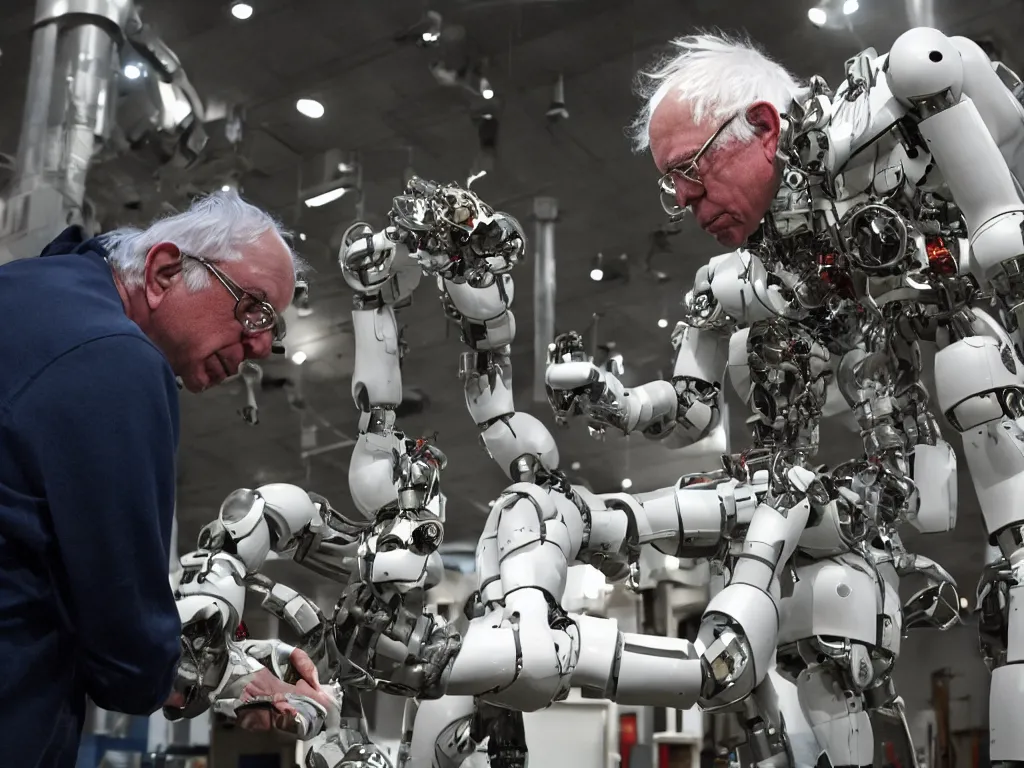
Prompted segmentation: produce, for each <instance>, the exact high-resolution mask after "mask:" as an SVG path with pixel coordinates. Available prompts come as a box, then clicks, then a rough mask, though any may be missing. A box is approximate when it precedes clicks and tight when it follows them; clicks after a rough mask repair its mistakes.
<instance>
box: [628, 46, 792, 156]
mask: <svg viewBox="0 0 1024 768" xmlns="http://www.w3.org/2000/svg"><path fill="white" fill-rule="evenodd" d="M636 93H637V95H638V96H639V97H640V98H641V99H642V100H643V102H644V105H643V107H642V108H641V110H640V112H639V114H638V115H637V116H636V118H635V119H634V120H633V123H632V125H631V126H630V129H629V134H630V138H631V139H632V141H633V148H634V150H635V151H636V152H643V151H644V150H646V149H647V148H648V147H649V146H650V130H651V117H652V116H653V115H654V110H656V109H657V108H658V105H659V104H660V103H661V102H662V99H664V98H665V97H666V96H669V95H671V96H672V97H674V98H677V99H678V100H679V101H682V102H686V103H687V104H689V105H690V108H691V109H692V110H693V117H694V119H695V120H696V121H697V122H702V121H704V120H705V119H710V120H711V121H712V122H721V121H724V120H727V119H728V118H730V117H732V116H733V115H736V114H740V115H741V117H740V119H739V120H734V121H733V123H732V125H730V126H729V128H728V129H726V131H725V133H724V134H723V138H724V139H739V140H741V141H749V140H750V139H751V138H753V136H754V128H753V126H751V125H750V123H749V122H748V121H747V119H746V115H745V114H743V113H744V110H746V108H747V107H749V106H750V105H751V104H754V103H756V102H758V101H767V102H769V103H770V104H772V105H773V106H774V107H775V108H776V109H777V110H779V112H785V111H786V110H788V109H789V106H790V104H791V103H792V102H793V100H794V99H795V98H800V97H801V96H803V95H804V94H805V93H806V86H805V85H803V84H801V83H800V82H799V81H798V80H797V79H796V78H795V77H794V76H793V75H792V74H790V72H789V71H788V70H787V69H786V68H785V67H783V66H782V65H781V64H779V63H778V62H776V61H774V60H773V59H771V58H770V57H769V56H768V55H767V54H765V53H764V52H763V51H762V50H760V49H759V48H758V47H757V46H756V45H755V44H754V43H753V42H751V41H750V40H749V39H747V38H745V37H732V36H729V35H726V34H724V33H722V32H715V33H701V34H696V35H691V36H688V37H678V38H676V39H674V40H672V42H671V50H670V51H669V53H668V54H666V55H665V56H663V57H662V58H661V59H659V60H658V61H657V62H656V63H655V64H654V65H653V66H652V67H651V68H650V69H648V70H646V71H641V72H640V73H639V74H638V75H637V79H636Z"/></svg>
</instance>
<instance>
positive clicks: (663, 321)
mask: <svg viewBox="0 0 1024 768" xmlns="http://www.w3.org/2000/svg"><path fill="white" fill-rule="evenodd" d="M658 327H659V328H668V320H666V319H665V318H664V317H663V318H661V319H660V320H659V321H658Z"/></svg>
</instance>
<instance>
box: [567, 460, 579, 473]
mask: <svg viewBox="0 0 1024 768" xmlns="http://www.w3.org/2000/svg"><path fill="white" fill-rule="evenodd" d="M569 469H571V470H572V471H573V472H579V471H580V463H579V462H578V461H574V462H573V463H572V464H570V465H569Z"/></svg>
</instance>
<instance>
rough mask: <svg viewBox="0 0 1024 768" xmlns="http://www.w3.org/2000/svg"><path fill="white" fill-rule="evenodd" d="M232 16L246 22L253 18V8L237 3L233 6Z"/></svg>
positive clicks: (246, 4)
mask: <svg viewBox="0 0 1024 768" xmlns="http://www.w3.org/2000/svg"><path fill="white" fill-rule="evenodd" d="M231 15H232V16H234V17H235V18H236V19H241V20H242V21H245V20H246V19H248V18H249V17H250V16H252V6H251V5H249V4H248V3H235V4H234V5H232V6H231Z"/></svg>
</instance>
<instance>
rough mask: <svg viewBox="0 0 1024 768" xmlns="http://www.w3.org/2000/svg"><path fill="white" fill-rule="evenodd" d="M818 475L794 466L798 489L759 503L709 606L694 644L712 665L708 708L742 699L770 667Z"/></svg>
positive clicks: (706, 692)
mask: <svg viewBox="0 0 1024 768" xmlns="http://www.w3.org/2000/svg"><path fill="white" fill-rule="evenodd" d="M814 479H815V478H814V473H813V472H810V471H809V470H806V469H802V468H800V467H794V468H791V469H790V470H789V471H788V473H787V480H788V482H789V484H790V485H791V486H793V488H794V490H795V491H796V493H791V494H787V497H786V498H782V499H773V500H771V501H769V500H765V501H762V502H761V503H760V504H759V505H758V506H757V508H756V509H755V510H754V513H753V516H752V517H751V520H750V525H749V526H748V528H747V532H746V535H745V536H744V539H743V545H742V549H741V550H740V552H739V553H738V554H737V555H736V559H735V564H734V566H733V568H732V573H731V575H730V578H729V583H728V584H727V585H726V587H725V588H724V589H723V590H722V591H721V592H719V593H718V594H716V595H715V596H714V597H712V599H711V602H710V603H709V604H708V607H707V608H706V609H705V611H704V616H703V618H702V619H701V626H700V630H699V631H698V634H697V641H696V643H695V646H696V648H697V650H698V652H699V653H700V656H701V658H702V660H703V661H704V662H705V663H706V665H707V668H708V670H709V677H708V679H707V680H706V681H705V687H704V690H703V696H702V699H701V708H702V709H704V710H705V711H714V710H716V709H719V708H724V707H727V706H730V705H732V704H735V703H737V702H739V701H741V700H743V699H744V698H746V697H747V696H748V695H750V694H751V692H752V691H753V690H754V688H755V687H756V686H757V685H758V683H760V682H761V681H762V680H763V679H764V676H765V675H766V674H767V672H768V668H769V664H770V662H771V659H772V656H773V655H774V653H775V648H776V644H777V640H778V632H779V607H778V602H777V600H778V597H777V596H778V592H779V576H780V575H781V573H782V570H783V568H784V567H785V566H786V564H787V563H788V561H789V559H790V557H792V555H793V552H794V551H795V550H796V546H797V543H798V542H799V540H800V536H801V534H802V533H803V530H804V528H805V527H806V525H807V521H808V518H809V515H810V508H811V504H810V500H809V499H808V497H807V495H806V490H807V489H808V488H810V486H811V484H812V483H813V482H814Z"/></svg>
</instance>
